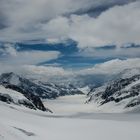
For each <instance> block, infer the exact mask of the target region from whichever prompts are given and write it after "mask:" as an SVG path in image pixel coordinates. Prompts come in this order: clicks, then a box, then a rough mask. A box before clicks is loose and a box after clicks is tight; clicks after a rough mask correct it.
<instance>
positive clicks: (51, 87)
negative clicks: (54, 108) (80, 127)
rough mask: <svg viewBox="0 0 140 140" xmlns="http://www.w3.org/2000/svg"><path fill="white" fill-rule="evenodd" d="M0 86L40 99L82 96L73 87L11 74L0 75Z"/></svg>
mask: <svg viewBox="0 0 140 140" xmlns="http://www.w3.org/2000/svg"><path fill="white" fill-rule="evenodd" d="M0 84H1V85H3V86H5V87H7V88H11V89H13V90H19V91H20V90H21V91H20V92H26V93H31V94H33V95H37V96H39V97H40V98H42V99H55V98H57V97H59V96H64V95H74V94H83V93H82V92H81V91H80V90H79V89H77V88H76V87H74V86H73V85H56V84H53V83H48V82H42V81H38V80H32V79H27V78H24V77H22V76H19V75H17V74H14V73H12V72H11V73H4V74H2V75H1V76H0ZM26 93H25V94H26Z"/></svg>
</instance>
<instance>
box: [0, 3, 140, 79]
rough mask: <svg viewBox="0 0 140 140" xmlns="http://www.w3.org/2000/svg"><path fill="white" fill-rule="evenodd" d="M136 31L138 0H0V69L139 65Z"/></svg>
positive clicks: (103, 70) (81, 70)
mask: <svg viewBox="0 0 140 140" xmlns="http://www.w3.org/2000/svg"><path fill="white" fill-rule="evenodd" d="M139 36H140V0H59V1H58V0H12V1H11V0H0V73H3V72H10V71H18V72H21V73H24V74H25V73H26V74H27V73H28V74H29V73H30V74H31V73H34V74H42V75H43V76H44V75H47V76H50V75H51V76H53V77H54V76H55V77H56V76H66V75H68V76H71V75H78V74H80V75H83V74H84V75H87V74H92V75H94V74H110V73H114V72H115V73H118V72H121V71H122V70H124V69H129V68H136V67H140V61H139V60H140V39H139ZM47 78H48V77H47Z"/></svg>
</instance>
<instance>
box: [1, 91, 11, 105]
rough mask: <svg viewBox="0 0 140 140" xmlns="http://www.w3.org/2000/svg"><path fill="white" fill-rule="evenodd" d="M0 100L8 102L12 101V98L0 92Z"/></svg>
mask: <svg viewBox="0 0 140 140" xmlns="http://www.w3.org/2000/svg"><path fill="white" fill-rule="evenodd" d="M0 101H3V102H6V103H10V102H13V100H12V98H11V97H10V96H9V95H8V94H1V93H0Z"/></svg>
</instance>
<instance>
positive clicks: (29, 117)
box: [0, 102, 140, 140]
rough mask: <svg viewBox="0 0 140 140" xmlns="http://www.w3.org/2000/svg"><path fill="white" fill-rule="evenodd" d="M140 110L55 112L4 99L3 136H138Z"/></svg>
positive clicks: (125, 139)
mask: <svg viewBox="0 0 140 140" xmlns="http://www.w3.org/2000/svg"><path fill="white" fill-rule="evenodd" d="M139 130H140V115H139V114H95V113H93V114H92V113H91V114H90V113H87V114H80V113H79V114H76V115H73V116H67V117H65V116H55V115H50V114H48V113H46V112H41V111H39V110H37V111H34V110H30V109H27V108H19V107H18V106H15V105H8V104H4V103H2V102H0V140H46V139H47V140H87V139H88V140H94V139H95V140H102V139H105V140H106V139H107V140H118V139H119V140H132V139H134V140H138V139H139V137H140V133H139Z"/></svg>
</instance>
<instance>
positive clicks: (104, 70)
mask: <svg viewBox="0 0 140 140" xmlns="http://www.w3.org/2000/svg"><path fill="white" fill-rule="evenodd" d="M133 68H140V58H132V59H126V60H120V59H113V60H110V61H107V62H104V63H101V64H96V65H95V66H94V67H92V68H89V69H85V70H81V71H80V72H79V73H83V74H84V75H86V74H104V75H106V74H107V75H113V74H118V73H120V72H122V71H123V70H125V69H133Z"/></svg>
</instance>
